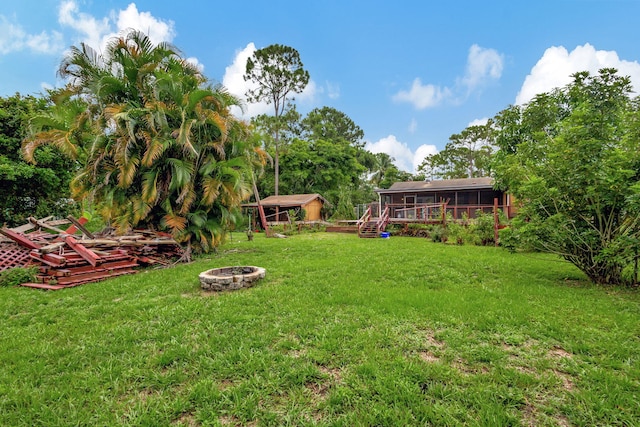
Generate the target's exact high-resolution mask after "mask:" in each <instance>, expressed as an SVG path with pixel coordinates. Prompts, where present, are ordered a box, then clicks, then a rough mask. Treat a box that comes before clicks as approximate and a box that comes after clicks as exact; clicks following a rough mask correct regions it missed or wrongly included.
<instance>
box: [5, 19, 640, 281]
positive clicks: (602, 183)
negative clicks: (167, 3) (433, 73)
mask: <svg viewBox="0 0 640 427" xmlns="http://www.w3.org/2000/svg"><path fill="white" fill-rule="evenodd" d="M59 74H60V75H61V76H62V77H63V78H65V81H66V85H65V86H64V87H62V88H60V89H55V90H50V91H48V92H47V94H46V96H43V97H33V96H20V95H19V94H16V95H14V96H11V97H7V98H0V186H1V188H2V190H3V191H2V195H3V197H2V198H1V199H0V222H1V223H6V224H8V225H15V224H17V223H20V222H24V220H25V218H26V216H29V215H35V216H46V215H50V214H51V215H64V214H66V213H68V212H71V211H74V210H75V211H76V212H77V211H78V210H81V209H87V208H91V209H93V210H95V211H96V212H98V213H99V214H100V216H101V217H102V218H103V219H104V220H105V221H106V222H107V223H108V224H110V225H112V226H113V227H115V228H117V229H119V230H120V231H122V232H125V231H127V230H128V229H130V228H133V227H148V228H158V229H163V230H166V231H168V232H170V233H171V234H172V235H173V236H174V237H175V238H176V239H177V240H178V241H180V242H182V243H183V244H184V245H185V246H187V247H188V248H190V249H193V250H196V251H205V252H206V251H210V250H211V249H213V248H215V247H216V246H217V245H219V244H220V242H221V241H222V240H223V239H224V236H225V232H226V230H227V229H228V228H229V227H233V226H235V225H237V224H240V223H241V221H242V220H243V217H242V215H241V209H240V207H241V204H242V203H243V202H244V201H246V200H248V199H249V198H250V197H251V194H252V193H253V189H254V188H257V189H258V191H259V193H260V194H261V195H270V194H295V193H321V194H323V196H325V198H327V199H328V200H329V201H330V202H331V204H332V205H333V206H334V212H333V213H334V215H336V217H342V218H349V217H351V216H352V215H353V210H352V209H351V207H352V206H353V205H354V204H358V203H367V202H370V201H373V200H375V193H374V191H373V190H374V188H376V187H379V188H388V187H389V186H390V185H391V184H392V183H393V182H396V181H406V180H412V179H413V180H420V179H447V178H463V177H480V176H491V177H493V178H494V180H495V183H496V186H497V187H499V188H501V189H503V190H506V191H508V192H509V193H510V194H511V195H512V196H513V197H515V199H516V200H518V201H519V215H518V216H517V217H516V219H515V220H514V221H513V223H512V224H511V227H510V228H509V229H508V230H506V231H505V233H504V234H503V236H502V240H503V242H505V243H506V244H508V245H509V246H513V247H516V246H517V247H527V248H533V249H536V250H542V251H547V252H553V253H556V254H559V255H560V256H562V257H564V258H565V259H566V260H568V261H570V262H572V263H573V264H575V265H576V266H577V267H578V268H580V269H581V270H582V271H584V272H585V273H586V274H587V275H588V276H589V277H590V278H591V279H592V280H593V281H594V282H597V283H603V284H628V283H635V282H637V277H638V252H639V251H640V149H639V148H640V145H639V137H640V101H639V98H638V97H635V96H634V95H633V91H632V86H631V82H630V80H629V78H627V77H624V76H620V75H618V73H617V71H616V70H613V69H603V70H600V72H599V73H598V74H597V75H591V74H589V73H587V72H581V73H577V74H575V75H574V76H573V81H572V82H571V83H570V84H569V85H567V86H566V87H564V88H558V89H555V90H553V91H551V92H549V93H544V94H539V95H538V96H536V97H535V98H534V99H533V100H532V101H531V102H529V103H528V104H526V105H512V106H509V107H507V108H506V109H504V110H503V111H501V112H499V113H498V114H497V115H496V116H495V117H493V118H492V119H490V120H488V121H487V122H486V123H485V124H482V125H473V126H469V127H467V128H466V129H464V130H462V131H461V132H460V133H457V134H454V135H452V136H451V137H450V138H449V141H448V143H447V144H446V146H445V148H444V149H443V150H442V151H440V152H439V153H437V154H434V155H431V156H427V157H426V158H425V159H424V161H423V163H422V165H421V166H420V168H419V173H418V174H417V175H415V176H414V175H411V174H409V173H407V172H403V171H400V170H398V168H397V167H395V166H394V165H393V159H392V158H391V157H390V156H388V155H387V154H384V153H379V154H373V153H371V152H369V151H367V150H366V149H365V148H364V142H363V137H364V132H363V131H362V129H361V128H360V127H359V126H358V125H356V124H355V123H354V122H353V121H352V120H351V119H350V118H349V117H348V116H347V115H346V114H345V113H343V112H341V111H338V110H336V109H334V108H331V107H322V108H316V109H314V110H312V111H310V112H309V113H308V114H307V115H305V116H304V117H303V116H302V115H301V114H300V113H299V112H298V111H297V110H296V106H295V103H294V102H293V101H294V98H293V96H294V95H295V94H297V93H300V92H301V91H302V90H304V87H305V86H306V84H307V83H308V80H309V74H308V72H307V71H306V70H304V67H303V64H302V61H301V60H300V57H299V54H298V52H297V51H296V50H295V49H293V48H290V47H287V46H282V45H271V46H268V47H267V48H264V49H260V50H257V51H256V52H255V53H254V55H253V56H252V57H251V58H250V59H249V61H248V62H247V66H246V73H245V79H246V80H250V81H253V82H254V83H255V84H256V86H255V87H256V88H255V89H252V90H250V91H248V92H247V94H246V95H247V98H248V99H249V101H250V102H258V101H264V102H267V103H269V104H272V105H273V107H274V110H273V115H261V116H258V117H255V118H253V119H251V121H250V122H245V121H242V120H240V119H238V118H237V117H234V116H233V115H232V114H231V108H232V107H234V106H241V101H240V100H239V99H238V98H236V97H235V96H233V95H231V94H230V93H228V92H227V90H226V89H225V88H224V87H222V86H221V85H219V84H213V83H212V82H211V81H210V80H209V79H207V78H206V76H204V75H203V74H202V73H201V72H200V71H199V70H198V69H197V68H195V67H194V66H193V65H191V64H190V63H189V62H187V61H186V60H185V59H184V57H183V56H182V54H181V52H180V51H179V50H178V49H177V48H176V47H175V46H173V45H171V44H168V43H160V44H158V45H154V44H153V43H151V41H150V40H149V38H148V37H147V36H146V35H145V34H144V33H142V32H139V31H131V32H129V33H127V34H124V35H121V36H118V37H116V38H114V39H112V40H111V41H110V42H109V44H108V46H107V48H106V49H105V51H104V53H103V54H100V53H98V52H96V51H95V50H94V49H92V47H90V46H87V45H85V44H80V46H77V47H76V46H74V47H72V48H71V50H70V52H69V54H68V55H67V56H66V57H65V58H64V59H63V61H62V63H61V65H60V69H59Z"/></svg>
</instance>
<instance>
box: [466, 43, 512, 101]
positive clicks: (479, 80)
mask: <svg viewBox="0 0 640 427" xmlns="http://www.w3.org/2000/svg"><path fill="white" fill-rule="evenodd" d="M503 62H504V58H503V56H502V55H501V54H499V53H498V51H497V50H495V49H485V48H482V47H480V46H478V45H477V44H474V45H473V46H471V48H469V56H468V57H467V69H466V72H465V75H464V77H463V78H462V80H461V83H462V84H463V85H464V86H466V88H467V90H468V92H472V91H474V90H475V89H477V88H478V87H479V86H482V85H483V84H484V83H485V82H487V81H490V80H497V79H499V78H500V77H501V76H502V68H503Z"/></svg>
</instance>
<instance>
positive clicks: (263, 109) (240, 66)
mask: <svg viewBox="0 0 640 427" xmlns="http://www.w3.org/2000/svg"><path fill="white" fill-rule="evenodd" d="M255 51H256V45H255V44H253V43H249V44H247V46H245V48H244V49H242V50H238V51H236V56H235V58H234V59H233V62H232V63H231V65H229V66H228V67H227V68H225V71H224V76H223V77H222V85H223V86H224V87H226V88H227V90H228V91H229V93H231V94H232V95H235V96H237V97H238V98H240V99H241V100H243V101H244V103H245V108H244V112H243V111H240V109H239V108H236V107H234V109H233V110H232V113H233V114H234V115H235V116H238V117H242V118H245V119H248V118H250V117H254V116H257V115H259V114H268V113H270V112H271V111H272V110H273V106H271V105H268V104H267V103H266V102H260V103H251V104H249V103H247V102H246V99H247V98H246V96H245V94H246V93H247V90H249V89H255V88H257V85H256V84H255V83H253V82H251V81H245V80H244V77H243V76H244V73H245V71H246V67H247V59H249V57H250V56H251V55H253V52H255Z"/></svg>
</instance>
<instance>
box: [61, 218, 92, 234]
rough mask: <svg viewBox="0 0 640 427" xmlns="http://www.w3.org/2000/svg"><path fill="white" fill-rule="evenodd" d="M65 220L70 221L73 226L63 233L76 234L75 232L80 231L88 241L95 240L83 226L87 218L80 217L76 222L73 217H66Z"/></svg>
mask: <svg viewBox="0 0 640 427" xmlns="http://www.w3.org/2000/svg"><path fill="white" fill-rule="evenodd" d="M67 219H68V220H69V221H71V224H73V225H72V226H71V227H69V228H67V229H66V230H65V233H67V234H74V233H75V232H76V230H80V231H81V232H82V234H84V235H85V236H87V237H88V238H90V239H94V238H95V236H94V235H93V233H91V232H90V231H89V230H87V229H86V227H85V226H84V225H85V224H86V223H87V218H85V217H81V218H80V219H79V220H78V219H75V218H74V217H73V216H71V215H69V216H68V217H67Z"/></svg>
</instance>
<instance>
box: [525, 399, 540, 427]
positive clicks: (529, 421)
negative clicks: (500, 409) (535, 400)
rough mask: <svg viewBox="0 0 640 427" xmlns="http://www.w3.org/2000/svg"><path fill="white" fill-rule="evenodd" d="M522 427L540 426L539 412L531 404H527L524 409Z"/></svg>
mask: <svg viewBox="0 0 640 427" xmlns="http://www.w3.org/2000/svg"><path fill="white" fill-rule="evenodd" d="M522 425H523V426H526V427H536V426H537V425H538V410H537V409H536V407H535V406H533V405H532V404H531V403H527V404H526V405H524V407H523V408H522Z"/></svg>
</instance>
